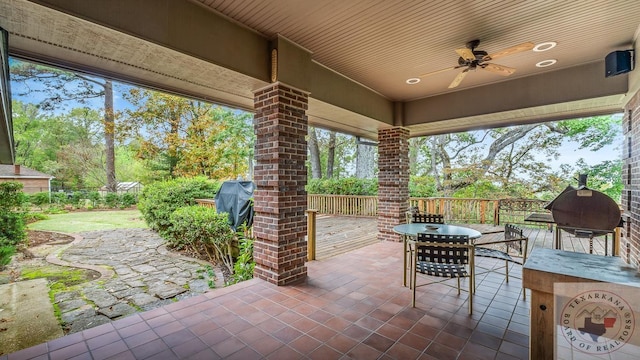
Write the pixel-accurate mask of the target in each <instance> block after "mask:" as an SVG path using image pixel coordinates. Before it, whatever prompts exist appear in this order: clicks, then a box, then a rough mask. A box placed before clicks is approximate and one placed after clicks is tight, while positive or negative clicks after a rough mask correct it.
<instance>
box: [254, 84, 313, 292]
mask: <svg viewBox="0 0 640 360" xmlns="http://www.w3.org/2000/svg"><path fill="white" fill-rule="evenodd" d="M307 103H308V94H307V93H305V92H302V91H300V90H296V89H294V88H291V87H289V86H287V85H284V84H282V83H274V84H271V85H269V86H268V87H267V88H264V89H261V90H258V91H256V93H255V108H256V114H255V125H254V127H255V133H256V135H257V139H256V145H255V160H256V166H255V183H256V185H257V190H256V192H255V196H254V200H255V205H254V209H255V211H256V216H255V220H254V223H253V233H254V235H255V242H254V245H253V246H254V250H253V257H254V260H255V262H256V267H255V270H254V276H255V277H257V278H260V279H262V280H265V281H268V282H270V283H273V284H276V285H289V284H294V283H298V282H301V281H303V280H304V279H305V278H306V277H307V267H306V266H305V260H306V258H307V242H306V240H305V235H306V234H307V224H306V218H305V211H306V210H307V193H306V190H305V185H306V184H307V168H306V166H305V161H306V159H307V141H306V136H307V117H306V115H305V111H306V109H307Z"/></svg>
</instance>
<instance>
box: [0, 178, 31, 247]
mask: <svg viewBox="0 0 640 360" xmlns="http://www.w3.org/2000/svg"><path fill="white" fill-rule="evenodd" d="M25 200H26V198H25V196H24V194H23V193H22V184H21V183H18V182H13V181H9V182H4V183H0V246H17V245H18V244H20V243H21V242H23V241H24V239H25V238H26V236H27V233H26V231H25V224H24V216H23V214H24V211H23V210H22V205H23V204H24V202H25Z"/></svg>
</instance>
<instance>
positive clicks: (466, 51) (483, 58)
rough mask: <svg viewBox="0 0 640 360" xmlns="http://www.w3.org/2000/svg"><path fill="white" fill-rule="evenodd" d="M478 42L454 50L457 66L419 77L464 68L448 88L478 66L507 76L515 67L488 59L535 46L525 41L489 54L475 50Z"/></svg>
mask: <svg viewBox="0 0 640 360" xmlns="http://www.w3.org/2000/svg"><path fill="white" fill-rule="evenodd" d="M479 44H480V40H472V41H469V42H468V43H467V46H466V47H465V48H462V49H456V52H457V53H458V55H460V57H459V58H458V65H457V66H454V67H450V68H446V69H441V70H438V71H434V72H430V73H426V74H422V75H420V76H419V77H421V78H422V77H426V76H430V75H435V74H439V73H441V72H445V71H449V70H454V69H460V68H465V69H464V70H462V72H460V73H458V75H457V76H456V77H455V79H453V81H452V82H451V84H449V89H452V88H455V87H456V86H458V85H460V83H461V82H462V79H464V77H465V76H467V73H469V70H476V69H478V68H480V69H484V70H487V71H490V72H492V73H495V74H498V75H502V76H509V75H511V74H513V73H514V72H515V71H516V69H514V68H511V67H508V66H504V65H498V64H494V63H490V62H488V61H491V60H494V59H498V58H501V57H503V56H507V55H512V54H516V53H519V52H523V51H527V50H531V49H533V47H534V46H535V45H534V44H533V43H532V42H526V43H522V44H520V45H516V46H512V47H509V48H506V49H503V50H500V51H498V52H495V53H493V54H489V53H487V52H486V51H482V50H476V48H477V47H478V45H479Z"/></svg>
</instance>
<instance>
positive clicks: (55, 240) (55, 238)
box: [27, 230, 73, 247]
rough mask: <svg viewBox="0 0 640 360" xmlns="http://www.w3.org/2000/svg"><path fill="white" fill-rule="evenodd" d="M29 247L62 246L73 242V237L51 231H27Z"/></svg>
mask: <svg viewBox="0 0 640 360" xmlns="http://www.w3.org/2000/svg"><path fill="white" fill-rule="evenodd" d="M27 239H28V243H29V247H36V246H39V245H43V244H49V245H62V244H68V243H70V242H72V241H73V236H69V235H65V234H60V233H56V232H50V231H38V230H27Z"/></svg>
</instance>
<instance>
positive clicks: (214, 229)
mask: <svg viewBox="0 0 640 360" xmlns="http://www.w3.org/2000/svg"><path fill="white" fill-rule="evenodd" d="M228 219H229V214H227V213H219V214H218V213H217V212H216V210H215V209H212V208H207V207H204V206H198V205H194V206H186V207H181V208H178V209H177V210H176V211H174V212H173V213H172V214H171V216H170V219H169V220H170V221H171V222H172V223H173V226H172V227H171V228H170V229H169V230H168V231H167V235H168V236H167V241H168V242H169V245H170V246H172V247H174V248H177V249H187V250H190V251H193V252H195V253H197V254H198V255H199V256H200V257H202V256H206V257H207V258H208V259H209V261H211V262H216V263H218V262H222V263H223V264H224V265H225V266H227V269H229V271H230V272H233V241H234V240H235V233H234V231H233V230H232V229H231V227H230V226H229V222H228Z"/></svg>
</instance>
